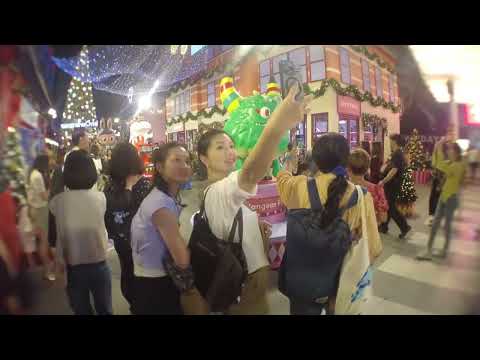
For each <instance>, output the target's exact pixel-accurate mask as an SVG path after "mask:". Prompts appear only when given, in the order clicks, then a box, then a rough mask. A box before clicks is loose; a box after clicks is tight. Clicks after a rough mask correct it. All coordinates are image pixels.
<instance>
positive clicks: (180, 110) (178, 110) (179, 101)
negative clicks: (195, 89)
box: [173, 89, 190, 116]
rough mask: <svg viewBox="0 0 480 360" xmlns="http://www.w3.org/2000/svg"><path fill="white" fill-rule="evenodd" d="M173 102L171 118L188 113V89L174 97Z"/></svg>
mask: <svg viewBox="0 0 480 360" xmlns="http://www.w3.org/2000/svg"><path fill="white" fill-rule="evenodd" d="M173 102H174V105H173V108H174V111H173V116H177V115H181V114H184V113H186V112H187V111H190V89H188V90H185V91H184V92H182V93H180V94H178V95H177V96H175V97H174V99H173Z"/></svg>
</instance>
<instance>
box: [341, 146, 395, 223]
mask: <svg viewBox="0 0 480 360" xmlns="http://www.w3.org/2000/svg"><path fill="white" fill-rule="evenodd" d="M369 168H370V156H369V155H368V153H367V152H366V151H365V150H363V149H355V150H353V151H352V152H351V153H350V156H349V158H348V169H347V171H348V176H349V178H350V181H351V182H353V183H354V184H355V185H360V186H363V187H364V188H367V189H368V192H369V193H370V194H371V195H372V197H373V205H374V207H375V215H376V218H377V223H378V224H383V223H384V222H385V221H387V216H388V203H387V200H386V198H385V192H384V190H383V188H382V187H381V186H378V185H376V184H373V183H371V182H368V181H367V180H365V175H366V174H367V172H368V169H369Z"/></svg>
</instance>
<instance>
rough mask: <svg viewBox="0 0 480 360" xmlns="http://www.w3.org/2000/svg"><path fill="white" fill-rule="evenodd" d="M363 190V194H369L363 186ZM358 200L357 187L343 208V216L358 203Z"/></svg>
mask: <svg viewBox="0 0 480 360" xmlns="http://www.w3.org/2000/svg"><path fill="white" fill-rule="evenodd" d="M362 191H363V195H366V194H367V189H365V188H363V187H362ZM357 202H358V191H357V187H355V190H354V191H353V193H352V195H351V196H350V199H349V200H348V202H347V205H346V206H345V207H343V208H342V209H341V215H342V216H343V214H344V213H345V211H347V210H348V209H350V208H352V207H354V206H355V205H357Z"/></svg>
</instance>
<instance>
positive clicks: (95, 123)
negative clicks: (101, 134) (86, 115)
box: [60, 120, 98, 129]
mask: <svg viewBox="0 0 480 360" xmlns="http://www.w3.org/2000/svg"><path fill="white" fill-rule="evenodd" d="M60 126H61V128H62V129H75V128H97V127H98V121H90V120H87V121H85V122H81V123H69V124H62V125H60Z"/></svg>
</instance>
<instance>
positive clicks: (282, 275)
mask: <svg viewBox="0 0 480 360" xmlns="http://www.w3.org/2000/svg"><path fill="white" fill-rule="evenodd" d="M307 187H308V196H309V199H310V204H311V209H293V210H290V211H289V212H288V218H287V240H286V246H285V253H284V256H283V260H282V264H281V266H280V270H279V286H278V287H279V290H280V292H281V293H282V294H284V295H285V296H287V297H289V298H293V299H296V300H300V301H305V302H312V301H314V300H315V299H320V298H325V297H329V296H333V295H335V294H336V291H337V287H338V280H339V277H340V270H341V266H342V262H343V259H344V257H345V255H346V254H347V252H348V250H349V248H350V245H351V243H352V236H351V232H350V227H349V226H348V224H347V223H346V222H345V221H344V220H343V219H342V216H343V214H344V212H345V210H347V209H349V208H351V207H352V206H354V205H355V204H356V203H357V198H358V194H357V191H354V192H353V194H352V197H351V198H350V200H349V201H348V204H347V206H346V207H345V208H343V209H341V210H340V211H339V215H338V216H337V217H336V218H335V219H333V221H332V222H331V223H330V224H329V225H328V226H326V227H325V228H321V227H320V225H319V224H320V219H321V216H322V213H323V211H324V208H323V206H322V203H321V202H320V197H319V195H318V190H317V185H316V182H315V179H309V180H308V183H307Z"/></svg>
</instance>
